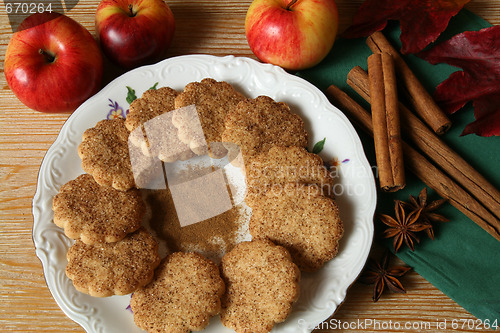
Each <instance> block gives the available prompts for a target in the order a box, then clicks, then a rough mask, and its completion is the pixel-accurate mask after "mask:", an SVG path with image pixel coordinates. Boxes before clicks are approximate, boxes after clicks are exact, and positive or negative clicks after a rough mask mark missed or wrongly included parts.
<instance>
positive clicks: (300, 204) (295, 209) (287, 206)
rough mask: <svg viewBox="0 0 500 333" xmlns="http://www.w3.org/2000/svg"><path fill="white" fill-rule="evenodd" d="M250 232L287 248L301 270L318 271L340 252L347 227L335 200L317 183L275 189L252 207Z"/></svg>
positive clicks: (256, 236)
mask: <svg viewBox="0 0 500 333" xmlns="http://www.w3.org/2000/svg"><path fill="white" fill-rule="evenodd" d="M249 231H250V234H251V235H252V236H253V237H254V238H257V239H268V240H270V241H272V242H274V243H275V244H279V245H281V246H283V247H285V248H286V249H287V250H288V251H290V254H291V255H292V258H293V259H294V262H295V263H296V264H297V265H298V266H299V268H300V269H301V270H302V271H308V272H312V271H316V270H318V269H319V268H321V267H322V266H323V265H324V264H325V263H326V262H327V261H329V260H330V259H332V258H333V257H334V256H335V255H336V254H337V252H338V243H339V240H340V238H341V237H342V235H343V232H344V228H343V223H342V221H341V219H340V216H339V212H338V208H337V205H336V203H335V201H334V200H333V199H331V198H329V197H326V196H324V195H323V194H322V190H321V188H320V187H319V186H317V185H304V184H297V183H291V184H287V185H285V186H284V187H281V188H276V189H274V188H273V189H272V190H270V191H267V192H266V194H265V195H264V196H262V197H260V198H258V200H257V201H256V204H255V206H254V207H253V208H252V217H251V219H250V225H249Z"/></svg>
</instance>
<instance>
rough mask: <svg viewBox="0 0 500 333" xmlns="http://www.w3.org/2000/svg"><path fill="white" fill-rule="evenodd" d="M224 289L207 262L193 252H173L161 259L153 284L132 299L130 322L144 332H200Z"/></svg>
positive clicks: (216, 271) (212, 265)
mask: <svg viewBox="0 0 500 333" xmlns="http://www.w3.org/2000/svg"><path fill="white" fill-rule="evenodd" d="M224 289H225V288H224V282H223V281H222V279H221V277H220V275H219V269H218V267H217V265H215V263H213V262H212V261H211V260H209V259H206V258H204V257H203V256H201V255H200V254H197V253H193V252H174V253H172V254H171V255H169V256H167V257H166V258H165V259H163V261H162V262H161V264H160V266H159V267H158V269H157V270H156V272H155V277H154V279H153V281H152V282H151V283H149V284H148V285H147V286H145V287H144V288H141V289H139V290H138V291H136V292H135V293H134V295H133V296H132V300H131V303H130V305H131V307H132V311H133V313H134V321H135V323H136V325H137V326H138V327H139V328H141V329H143V330H146V331H148V332H176V333H188V332H189V331H199V330H202V329H203V328H205V327H206V326H207V325H208V323H209V319H210V317H211V316H214V315H216V314H218V313H219V311H220V309H221V302H220V297H221V296H222V294H223V293H224Z"/></svg>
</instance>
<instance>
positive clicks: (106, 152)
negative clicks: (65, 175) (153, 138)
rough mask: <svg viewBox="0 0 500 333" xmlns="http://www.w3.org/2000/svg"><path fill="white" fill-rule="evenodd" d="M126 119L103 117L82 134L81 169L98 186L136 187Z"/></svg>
mask: <svg viewBox="0 0 500 333" xmlns="http://www.w3.org/2000/svg"><path fill="white" fill-rule="evenodd" d="M128 136H129V131H128V130H127V128H126V127H125V119H121V118H120V119H105V120H101V121H99V122H98V123H97V124H96V125H95V127H92V128H89V129H87V130H86V131H85V132H84V133H83V138H82V143H81V144H80V145H79V146H78V155H79V156H80V158H81V159H82V169H83V170H84V171H85V172H86V173H88V174H91V175H92V176H93V177H94V179H95V180H96V182H97V183H98V184H100V185H106V186H112V187H114V188H116V189H117V190H121V191H126V190H128V189H131V188H133V187H134V186H135V181H134V175H133V173H132V164H131V163H130V155H129V148H128Z"/></svg>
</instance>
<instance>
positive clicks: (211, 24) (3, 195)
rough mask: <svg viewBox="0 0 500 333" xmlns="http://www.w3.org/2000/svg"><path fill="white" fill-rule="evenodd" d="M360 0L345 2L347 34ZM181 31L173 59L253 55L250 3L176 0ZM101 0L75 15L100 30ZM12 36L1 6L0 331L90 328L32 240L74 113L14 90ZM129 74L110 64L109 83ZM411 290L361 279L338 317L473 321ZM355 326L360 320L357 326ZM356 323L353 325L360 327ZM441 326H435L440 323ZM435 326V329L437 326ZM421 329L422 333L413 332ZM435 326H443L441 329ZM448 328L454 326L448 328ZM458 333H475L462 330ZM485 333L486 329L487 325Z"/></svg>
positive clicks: (410, 280) (427, 291)
mask: <svg viewBox="0 0 500 333" xmlns="http://www.w3.org/2000/svg"><path fill="white" fill-rule="evenodd" d="M361 2H362V1H361V0H355V1H349V0H338V1H337V3H338V6H339V12H340V27H339V30H340V31H343V30H344V29H345V28H346V27H347V26H348V25H349V24H350V22H351V20H352V15H353V13H354V11H355V10H356V8H357V7H358V6H359V4H360V3H361ZM168 3H169V4H170V6H171V8H172V11H173V12H174V15H175V17H176V21H177V31H176V35H175V38H174V41H173V44H172V47H171V49H170V50H169V52H168V55H167V56H175V55H183V54H194V53H207V54H213V55H221V56H222V55H229V54H233V55H238V56H247V57H251V58H254V59H255V57H254V56H253V54H252V52H251V51H250V49H249V47H248V45H247V43H246V39H245V36H244V25H243V24H244V23H243V22H244V19H245V14H246V10H247V8H248V6H249V5H250V3H251V1H249V0H246V1H236V0H219V1H208V0H200V1H195V0H188V1H182V0H170V1H168ZM97 4H98V0H85V1H83V0H82V1H80V2H79V3H78V4H77V5H76V6H75V7H74V8H73V9H71V11H70V12H69V13H68V15H69V16H71V17H72V18H74V19H75V20H77V21H78V22H80V23H81V24H83V26H84V27H86V28H87V29H88V30H89V31H90V32H91V33H93V34H94V33H95V31H94V23H93V19H94V14H95V10H96V8H97ZM467 8H468V9H470V10H472V11H473V12H475V13H476V14H478V15H480V16H482V17H484V18H485V19H487V20H488V21H489V22H490V23H492V24H500V0H472V1H471V2H470V3H469V4H468V5H467ZM11 35H12V30H11V28H10V24H9V20H8V18H7V15H6V14H5V11H4V4H3V3H2V4H0V63H1V65H0V66H1V67H0V72H1V73H0V182H1V187H0V331H2V332H7V331H8V332H29V331H32V332H33V331H34V332H83V330H82V328H81V327H80V326H78V325H77V324H75V323H74V322H73V321H71V320H70V319H68V318H67V317H66V316H65V315H64V313H63V312H62V311H61V310H60V309H59V307H58V306H57V304H56V303H55V301H54V299H53V298H52V296H51V295H50V292H49V291H48V289H47V287H46V284H45V280H44V275H43V271H42V267H41V264H40V261H39V260H38V258H37V257H36V255H35V248H34V245H33V241H32V236H31V232H32V224H33V217H32V214H31V202H32V198H33V195H34V193H35V190H36V181H37V174H38V169H39V167H40V163H41V161H42V159H43V156H44V154H45V152H46V151H47V149H48V148H49V147H50V145H51V144H52V143H53V142H54V140H55V139H56V137H57V135H58V133H59V130H60V128H61V126H62V125H63V124H64V121H65V120H66V119H67V118H68V116H69V114H41V113H38V112H34V111H32V110H29V109H27V108H26V107H25V106H23V105H22V104H21V103H20V102H19V101H18V100H17V98H16V97H15V96H14V94H13V93H12V92H11V91H10V89H9V87H8V86H7V83H6V81H5V76H4V74H3V60H4V56H5V50H6V48H7V44H8V41H9V39H10V36H11ZM121 72H122V71H121V70H119V69H117V68H116V67H114V66H112V65H111V64H107V67H106V73H105V81H106V82H108V81H110V80H111V79H113V78H114V77H116V76H117V75H118V74H120V73H121ZM403 283H404V284H405V286H406V288H407V293H406V294H390V293H389V294H385V295H384V296H383V297H382V299H381V300H379V301H378V302H377V303H373V302H372V300H371V287H370V286H365V285H363V284H360V283H355V284H354V285H353V286H352V287H351V288H350V290H349V293H348V295H347V298H346V300H345V302H344V304H343V305H342V306H341V307H340V308H339V310H338V311H337V313H336V314H335V315H334V316H333V318H334V319H335V320H337V321H340V322H342V323H347V324H350V323H351V324H352V323H356V321H357V320H358V319H359V320H361V321H364V320H378V321H379V323H386V324H387V323H389V321H392V322H393V323H396V322H398V323H401V324H402V325H404V323H407V322H417V321H423V322H431V323H435V322H436V320H440V321H444V320H445V319H447V320H448V323H451V321H452V320H453V319H455V320H456V319H471V320H473V319H474V317H473V316H472V315H470V314H469V313H468V312H467V311H465V310H464V309H463V308H461V307H460V306H458V305H457V304H456V303H455V302H454V301H452V300H451V299H449V298H448V297H447V296H446V295H444V294H443V293H441V292H440V291H439V290H438V289H436V288H435V287H433V286H432V285H431V284H430V283H428V282H427V281H425V280H424V279H423V278H422V277H420V276H419V275H418V274H417V273H414V272H412V273H410V274H409V275H407V276H406V277H404V278H403ZM354 326H355V325H354ZM354 326H352V325H351V327H354ZM434 327H435V326H434ZM434 327H433V328H434ZM331 328H332V327H330V329H327V327H326V326H323V327H322V329H320V330H318V331H317V332H334V331H344V332H361V331H363V332H389V331H390V332H408V331H409V330H408V329H404V328H400V329H387V328H383V327H368V326H367V327H364V328H365V329H364V330H362V329H359V327H354V328H353V329H351V328H349V329H343V330H335V329H331ZM413 331H416V332H417V331H422V330H413ZM434 331H436V330H434ZM447 331H452V329H451V326H450V325H448V329H447ZM453 331H456V332H471V331H474V330H467V329H458V330H453ZM485 331H486V330H485Z"/></svg>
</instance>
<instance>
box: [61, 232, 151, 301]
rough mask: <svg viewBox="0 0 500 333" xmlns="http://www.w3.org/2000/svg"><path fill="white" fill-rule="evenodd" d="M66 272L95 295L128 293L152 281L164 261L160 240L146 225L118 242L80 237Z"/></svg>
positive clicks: (71, 254)
mask: <svg viewBox="0 0 500 333" xmlns="http://www.w3.org/2000/svg"><path fill="white" fill-rule="evenodd" d="M66 257H67V259H68V265H67V266H66V275H67V276H68V278H70V279H71V280H72V281H73V285H74V286H75V288H76V289H77V290H78V291H81V292H83V293H86V294H89V295H91V296H97V297H106V296H112V295H126V294H130V293H131V292H134V291H136V290H137V289H138V288H140V287H142V286H144V285H146V284H148V283H149V282H150V281H151V279H152V278H153V274H154V270H155V268H156V267H157V266H158V264H159V263H160V256H159V255H158V243H157V242H156V240H155V239H154V238H153V236H151V235H150V234H149V232H148V231H146V230H145V229H144V228H140V229H139V230H137V231H136V232H134V233H132V234H129V235H128V236H127V237H125V238H124V239H122V240H121V241H118V242H115V243H95V244H93V245H87V244H85V243H83V242H82V241H80V240H77V241H76V242H75V244H73V246H71V247H70V248H69V250H68V253H67V255H66Z"/></svg>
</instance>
